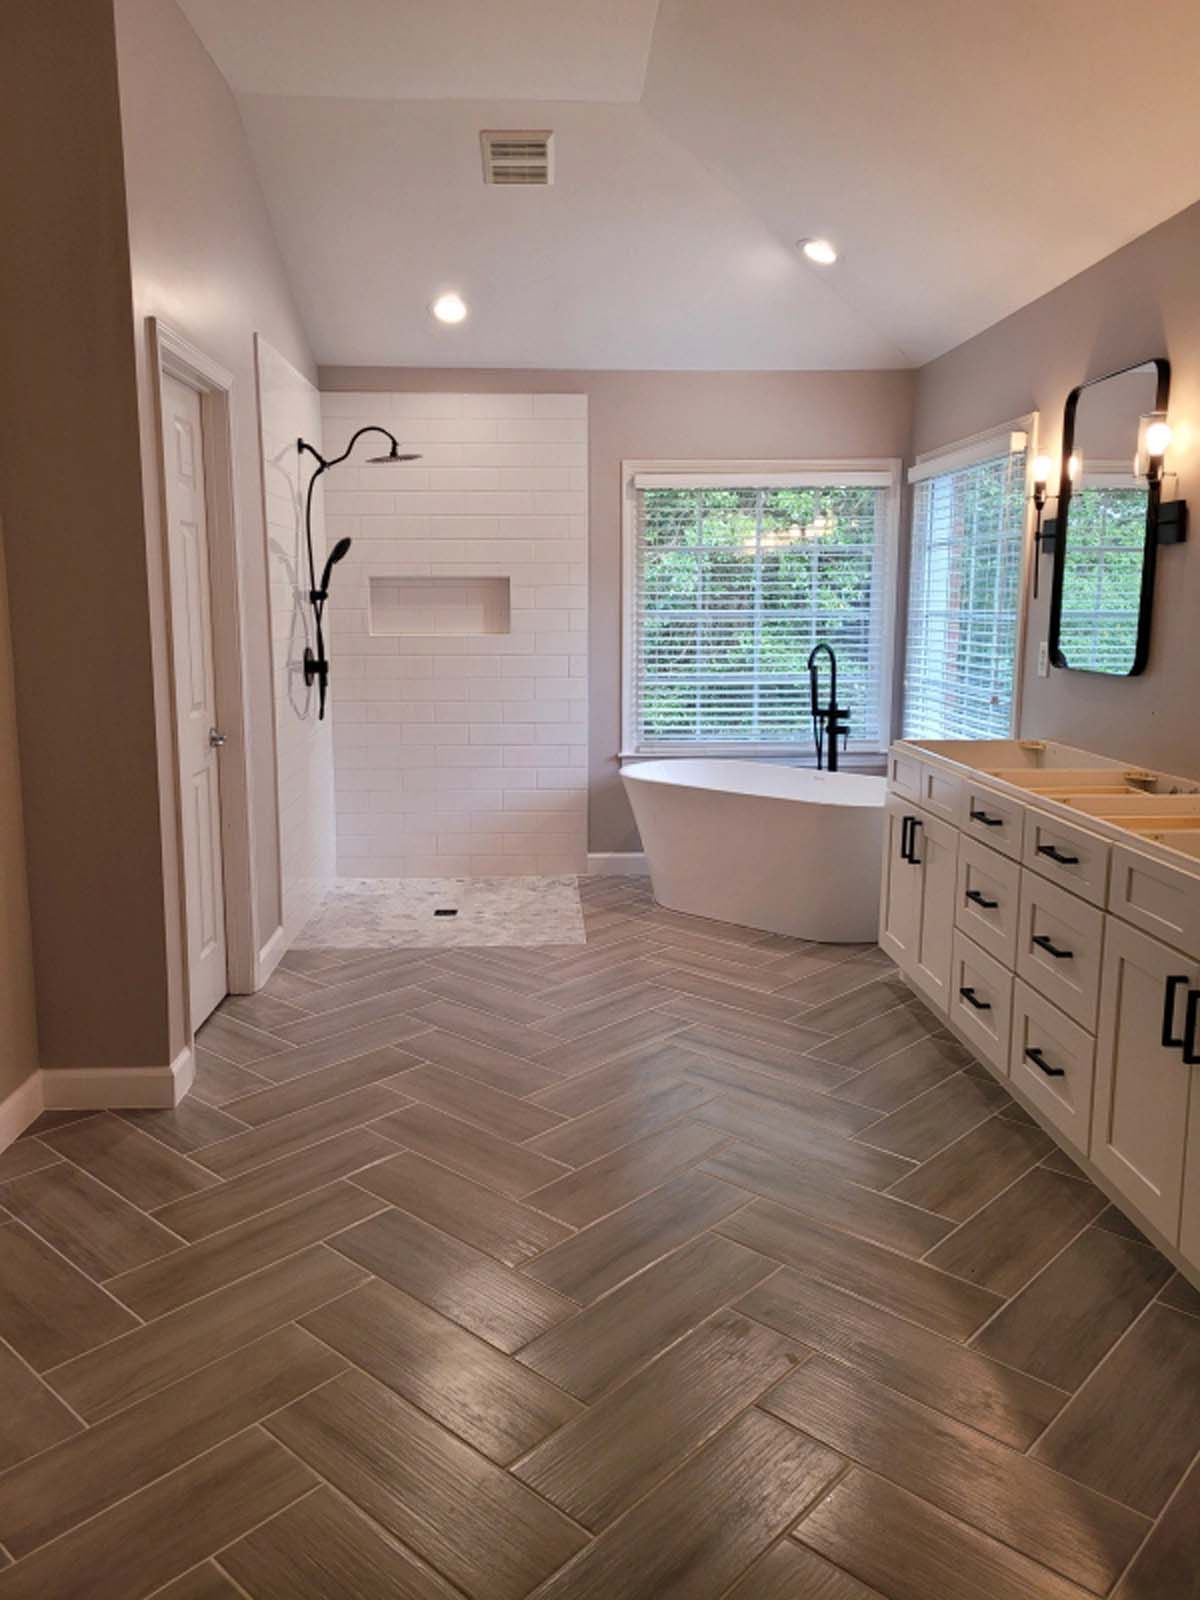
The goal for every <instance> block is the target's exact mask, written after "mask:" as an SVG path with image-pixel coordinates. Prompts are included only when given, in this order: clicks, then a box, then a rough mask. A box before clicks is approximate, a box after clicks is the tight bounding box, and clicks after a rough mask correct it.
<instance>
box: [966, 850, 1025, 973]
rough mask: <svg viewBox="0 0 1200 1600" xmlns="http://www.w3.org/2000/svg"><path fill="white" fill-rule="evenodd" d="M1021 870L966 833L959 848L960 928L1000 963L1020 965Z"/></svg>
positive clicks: (1014, 863) (1013, 862)
mask: <svg viewBox="0 0 1200 1600" xmlns="http://www.w3.org/2000/svg"><path fill="white" fill-rule="evenodd" d="M1020 899H1021V868H1020V867H1019V866H1018V864H1017V863H1016V862H1015V861H1010V860H1009V858H1008V857H1007V856H1002V855H1000V854H999V853H998V852H997V851H995V850H989V849H988V848H987V846H986V845H982V844H978V843H977V842H976V841H975V840H974V839H969V838H967V836H966V835H965V834H964V835H963V837H962V841H961V843H960V844H959V847H958V896H957V901H956V904H955V911H954V921H955V924H956V926H957V927H959V928H961V929H962V931H963V932H964V933H966V934H969V935H970V937H971V938H972V939H973V940H974V941H975V943H976V944H977V945H980V946H982V948H983V949H984V950H986V951H987V952H988V953H989V954H990V955H993V956H995V958H996V960H997V961H1003V963H1004V964H1005V966H1007V967H1014V966H1016V962H1017V911H1018V907H1019V904H1020Z"/></svg>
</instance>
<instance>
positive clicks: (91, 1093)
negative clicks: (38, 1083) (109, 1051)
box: [41, 1048, 196, 1111]
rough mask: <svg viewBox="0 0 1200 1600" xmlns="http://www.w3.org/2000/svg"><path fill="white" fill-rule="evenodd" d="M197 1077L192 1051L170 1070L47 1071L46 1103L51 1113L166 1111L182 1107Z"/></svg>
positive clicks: (178, 1058) (44, 1078) (181, 1055)
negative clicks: (182, 1102) (173, 1107)
mask: <svg viewBox="0 0 1200 1600" xmlns="http://www.w3.org/2000/svg"><path fill="white" fill-rule="evenodd" d="M195 1075H196V1063H195V1060H194V1059H193V1057H192V1052H191V1049H190V1048H188V1049H185V1050H181V1051H180V1052H179V1054H178V1055H177V1056H176V1057H175V1059H174V1061H172V1062H171V1064H170V1066H167V1067H57V1068H55V1067H47V1068H44V1069H43V1071H42V1074H41V1078H42V1100H43V1104H44V1106H45V1108H46V1110H47V1111H104V1110H125V1111H138V1110H155V1111H157V1110H164V1109H169V1108H170V1107H171V1106H177V1105H178V1104H179V1102H180V1101H181V1100H182V1099H183V1097H184V1095H185V1094H186V1093H187V1092H188V1090H189V1089H190V1088H191V1087H192V1079H193V1078H194V1077H195Z"/></svg>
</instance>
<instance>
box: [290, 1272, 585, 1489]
mask: <svg viewBox="0 0 1200 1600" xmlns="http://www.w3.org/2000/svg"><path fill="white" fill-rule="evenodd" d="M303 1326H304V1327H306V1328H308V1329H309V1330H310V1331H311V1332H313V1333H315V1334H316V1336H317V1337H318V1338H319V1339H323V1340H324V1341H325V1343H326V1344H330V1345H332V1346H333V1347H334V1349H335V1350H338V1351H340V1352H341V1353H342V1355H344V1356H346V1357H348V1358H349V1360H351V1361H352V1362H353V1363H354V1364H355V1366H357V1367H361V1368H363V1369H364V1371H366V1372H369V1373H370V1374H371V1376H372V1377H375V1378H378V1379H379V1381H380V1382H381V1383H385V1384H387V1386H388V1388H390V1389H394V1390H395V1391H396V1393H397V1394H399V1395H402V1396H403V1397H404V1398H405V1399H406V1400H411V1401H412V1403H413V1404H414V1405H415V1406H418V1407H420V1409H421V1410H422V1411H425V1412H427V1413H428V1414H429V1415H430V1416H431V1417H433V1418H434V1419H435V1421H437V1422H440V1423H441V1424H442V1426H443V1427H446V1428H449V1429H450V1431H451V1432H452V1433H456V1434H457V1435H458V1436H459V1437H460V1438H461V1439H465V1440H466V1441H467V1443H468V1444H472V1445H474V1446H475V1448H476V1449H477V1450H481V1451H482V1452H483V1454H484V1455H485V1456H489V1457H490V1458H491V1459H492V1460H493V1461H496V1462H499V1464H500V1465H501V1466H507V1465H508V1464H509V1463H510V1462H512V1461H515V1460H516V1458H517V1457H518V1456H521V1455H524V1454H525V1453H526V1451H528V1450H531V1449H532V1448H533V1446H534V1445H535V1444H540V1442H541V1441H542V1440H543V1439H544V1438H545V1437H546V1435H547V1434H548V1433H553V1432H554V1430H555V1429H556V1428H561V1427H562V1426H563V1424H564V1423H565V1422H569V1421H570V1420H571V1418H572V1417H573V1416H575V1415H577V1414H578V1411H579V1404H578V1402H577V1401H575V1400H573V1399H572V1398H571V1397H570V1395H568V1394H565V1393H564V1392H563V1391H562V1390H561V1389H558V1388H555V1386H554V1385H553V1384H551V1383H547V1382H546V1380H545V1379H544V1378H542V1377H540V1376H539V1375H538V1374H537V1373H536V1372H533V1371H531V1370H530V1368H529V1367H528V1366H525V1365H522V1364H521V1363H520V1362H517V1361H514V1360H512V1359H511V1358H510V1357H509V1356H505V1355H501V1353H500V1352H499V1351H498V1350H495V1349H493V1348H492V1346H491V1345H490V1344H485V1343H484V1341H483V1340H482V1339H477V1338H476V1337H475V1336H474V1334H470V1333H467V1332H466V1331H465V1330H464V1329H462V1328H459V1327H457V1326H456V1325H455V1324H454V1323H453V1322H450V1321H448V1320H447V1319H446V1318H445V1317H443V1316H440V1315H439V1314H438V1312H436V1311H433V1310H431V1309H430V1308H429V1307H428V1306H426V1305H423V1304H422V1303H421V1302H420V1301H419V1300H414V1299H412V1298H411V1297H410V1296H409V1295H406V1294H403V1293H401V1291H400V1290H399V1289H394V1288H393V1287H392V1285H391V1284H389V1283H383V1282H381V1281H380V1280H379V1279H378V1278H375V1279H372V1280H371V1282H369V1283H366V1284H364V1285H363V1286H362V1288H361V1289H356V1290H354V1292H353V1293H352V1294H348V1295H346V1296H344V1297H343V1298H342V1299H341V1300H336V1301H334V1302H333V1303H332V1304H331V1305H327V1306H325V1307H323V1308H322V1309H321V1310H319V1311H315V1312H313V1313H312V1314H311V1315H310V1316H307V1317H305V1318H304V1320H303Z"/></svg>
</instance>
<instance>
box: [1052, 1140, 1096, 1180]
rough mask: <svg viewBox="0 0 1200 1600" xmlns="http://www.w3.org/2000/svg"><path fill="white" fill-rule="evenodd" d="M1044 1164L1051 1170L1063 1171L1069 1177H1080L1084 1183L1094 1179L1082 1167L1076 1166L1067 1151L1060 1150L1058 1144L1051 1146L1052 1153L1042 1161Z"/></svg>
mask: <svg viewBox="0 0 1200 1600" xmlns="http://www.w3.org/2000/svg"><path fill="white" fill-rule="evenodd" d="M1042 1166H1044V1167H1049V1168H1050V1170H1051V1172H1061V1173H1063V1174H1064V1175H1065V1176H1066V1177H1068V1178H1079V1179H1080V1180H1081V1181H1082V1182H1083V1183H1090V1182H1091V1181H1092V1180H1091V1179H1090V1178H1089V1177H1088V1175H1087V1173H1086V1172H1084V1170H1083V1169H1082V1167H1078V1166H1076V1164H1075V1163H1074V1162H1073V1161H1072V1160H1071V1158H1070V1156H1069V1155H1068V1154H1067V1152H1066V1151H1065V1150H1060V1149H1059V1147H1058V1146H1057V1145H1053V1146H1052V1147H1051V1150H1050V1154H1049V1155H1048V1156H1047V1157H1046V1159H1045V1160H1044V1161H1043V1162H1042Z"/></svg>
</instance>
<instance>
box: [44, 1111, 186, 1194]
mask: <svg viewBox="0 0 1200 1600" xmlns="http://www.w3.org/2000/svg"><path fill="white" fill-rule="evenodd" d="M46 1140H47V1142H48V1143H51V1144H52V1145H53V1147H54V1149H55V1150H57V1151H58V1152H59V1154H60V1155H63V1156H66V1158H67V1160H68V1161H73V1162H74V1163H75V1165H76V1166H77V1167H82V1168H83V1170H84V1171H85V1172H90V1173H91V1175H92V1177H93V1178H98V1179H99V1180H100V1182H101V1183H103V1184H107V1186H108V1187H109V1188H110V1189H115V1190H116V1192H117V1193H118V1194H119V1195H121V1196H122V1197H123V1198H124V1199H126V1200H129V1201H131V1202H132V1204H134V1205H135V1206H140V1207H141V1209H142V1210H143V1211H153V1210H154V1208H155V1207H156V1206H165V1205H166V1204H167V1203H168V1201H171V1200H181V1199H182V1198H183V1196H184V1195H186V1194H198V1193H199V1191H200V1190H201V1189H208V1188H210V1187H211V1186H212V1185H213V1184H214V1183H216V1182H217V1179H216V1178H215V1177H214V1176H213V1174H212V1173H211V1172H206V1171H205V1169H204V1168H203V1167H200V1166H197V1165H196V1163H195V1162H194V1161H190V1160H188V1158H187V1157H186V1156H181V1155H177V1154H176V1153H175V1151H173V1150H168V1149H167V1148H166V1146H165V1145H161V1144H159V1142H158V1141H157V1139H151V1138H150V1137H149V1136H148V1135H147V1134H144V1133H139V1132H138V1130H137V1129H136V1128H134V1127H131V1126H130V1124H129V1123H127V1122H123V1121H122V1120H121V1118H120V1117H111V1116H108V1115H105V1116H101V1117H88V1118H87V1120H86V1121H84V1122H73V1123H70V1124H69V1125H67V1126H66V1127H63V1128H59V1129H58V1130H57V1131H56V1132H51V1133H48V1134H47V1135H46Z"/></svg>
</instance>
